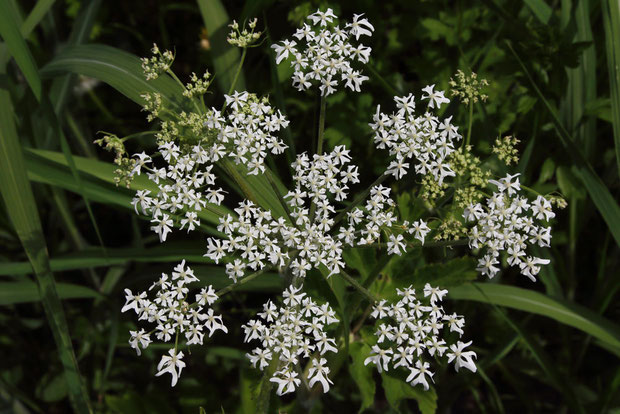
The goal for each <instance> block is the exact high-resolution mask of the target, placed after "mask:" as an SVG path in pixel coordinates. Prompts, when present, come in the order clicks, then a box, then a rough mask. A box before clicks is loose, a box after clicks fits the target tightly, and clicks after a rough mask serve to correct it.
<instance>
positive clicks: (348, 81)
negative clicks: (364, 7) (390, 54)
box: [271, 9, 374, 96]
mask: <svg viewBox="0 0 620 414" xmlns="http://www.w3.org/2000/svg"><path fill="white" fill-rule="evenodd" d="M361 17H362V15H361V14H359V15H358V14H356V15H354V16H353V22H352V23H348V24H346V25H345V27H344V28H341V27H340V26H335V27H328V24H330V25H331V24H333V23H334V20H335V19H337V17H336V15H334V13H333V11H332V9H327V11H326V12H322V11H320V10H319V11H317V12H316V13H313V14H311V15H309V16H308V19H309V20H310V21H311V22H312V26H309V25H308V24H304V25H303V27H301V28H299V29H297V31H296V32H295V33H294V34H293V37H295V38H296V39H297V40H298V42H295V41H291V40H284V41H282V42H281V43H280V44H274V45H272V46H271V47H272V48H273V49H274V50H275V52H276V63H277V64H280V63H282V61H284V60H285V59H287V58H289V56H292V61H291V66H293V68H294V72H293V77H292V81H293V86H294V87H295V88H296V89H298V90H300V91H303V90H306V89H309V88H310V87H311V86H312V84H313V83H314V84H318V85H319V89H320V90H321V95H323V96H327V95H331V94H332V93H334V92H336V89H337V87H338V79H339V80H341V81H345V87H347V88H350V89H351V90H353V91H356V92H360V91H361V89H360V85H361V84H362V82H364V81H366V80H368V77H367V76H364V75H362V74H361V73H360V72H359V71H357V70H354V69H353V67H352V66H351V64H352V63H353V62H354V61H355V60H357V61H359V62H361V63H367V62H368V58H369V55H370V48H369V47H366V46H364V45H357V46H353V45H352V44H351V43H350V40H351V39H352V38H353V37H355V40H356V41H357V40H359V37H360V36H370V35H371V34H372V32H373V31H374V27H373V26H372V25H371V24H370V23H369V22H368V20H367V19H365V18H361Z"/></svg>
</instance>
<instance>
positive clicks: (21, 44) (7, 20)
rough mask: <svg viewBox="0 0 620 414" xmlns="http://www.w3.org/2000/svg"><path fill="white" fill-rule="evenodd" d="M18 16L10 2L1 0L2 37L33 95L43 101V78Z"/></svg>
mask: <svg viewBox="0 0 620 414" xmlns="http://www.w3.org/2000/svg"><path fill="white" fill-rule="evenodd" d="M16 14H17V11H16V10H15V9H14V8H13V6H12V5H11V3H10V2H9V0H0V36H2V39H4V42H5V43H6V46H7V48H8V51H9V53H10V54H11V56H13V58H14V59H15V62H17V66H19V68H20V69H21V71H22V73H23V74H24V77H25V78H26V82H28V85H30V89H32V93H34V96H35V97H36V98H37V100H41V93H42V88H43V87H42V84H41V78H40V77H39V73H38V71H37V65H36V64H35V61H34V57H32V54H31V53H30V49H29V48H28V45H27V44H26V40H25V39H24V37H23V36H22V34H21V31H20V27H19V26H18V23H17V22H18V21H19V19H17V18H16V17H15V15H16Z"/></svg>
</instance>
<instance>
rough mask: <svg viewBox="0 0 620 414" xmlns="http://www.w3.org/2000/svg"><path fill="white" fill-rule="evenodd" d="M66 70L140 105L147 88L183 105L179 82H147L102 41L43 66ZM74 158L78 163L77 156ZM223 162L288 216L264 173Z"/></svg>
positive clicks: (128, 58)
mask: <svg viewBox="0 0 620 414" xmlns="http://www.w3.org/2000/svg"><path fill="white" fill-rule="evenodd" d="M67 72H70V73H79V74H82V75H86V76H90V77H93V78H96V79H99V80H101V81H103V82H105V83H107V84H109V85H111V86H112V87H114V88H115V89H117V90H118V91H119V92H121V93H122V94H123V95H125V96H127V97H128V98H130V99H132V100H133V101H134V102H136V103H138V104H141V105H142V104H143V103H144V100H143V98H142V97H141V96H140V95H142V94H143V93H144V92H146V91H148V92H157V93H159V94H161V96H162V99H163V100H166V101H167V102H169V103H171V104H173V106H175V108H176V109H177V110H179V111H180V110H181V109H182V107H183V103H184V97H183V91H182V89H181V87H180V85H179V84H178V83H176V82H175V81H174V80H172V79H171V78H170V77H168V76H160V77H159V78H157V79H155V80H153V81H149V82H147V81H146V80H145V78H144V76H143V75H142V68H141V65H140V60H139V59H138V58H137V57H135V56H133V55H131V54H129V53H126V52H123V51H121V50H119V49H115V48H113V47H108V46H102V45H82V46H74V47H69V48H67V49H65V50H64V51H62V52H61V53H60V54H59V55H57V56H56V57H55V58H54V59H53V60H52V61H51V62H50V63H48V64H47V65H46V66H45V67H43V69H42V70H41V73H42V74H45V75H48V76H53V75H61V74H65V73H67ZM75 158H76V163H78V158H77V157H75ZM221 165H222V166H223V168H224V169H225V170H226V172H227V173H228V174H229V175H230V176H231V178H233V179H234V181H235V182H236V183H237V184H238V185H239V187H240V188H241V189H242V190H243V193H244V196H246V197H247V198H249V199H252V200H253V201H255V202H256V203H257V204H259V205H260V206H261V207H263V208H267V209H270V210H272V211H273V212H274V215H275V216H281V217H284V216H285V211H284V209H283V207H282V206H281V205H280V203H279V201H278V197H277V195H276V194H275V193H274V191H273V189H272V188H271V185H270V184H269V182H268V181H267V179H266V178H265V177H263V176H254V175H248V173H247V168H246V167H245V165H242V164H239V165H236V164H234V163H233V162H231V161H229V160H227V159H225V160H223V162H222V163H221ZM78 168H79V165H78ZM275 181H276V184H277V186H278V187H279V188H281V190H282V191H283V193H286V191H285V190H284V187H283V186H282V183H281V182H280V181H279V180H277V178H276V180H275Z"/></svg>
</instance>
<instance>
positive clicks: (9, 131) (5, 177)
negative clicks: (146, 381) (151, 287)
mask: <svg viewBox="0 0 620 414" xmlns="http://www.w3.org/2000/svg"><path fill="white" fill-rule="evenodd" d="M5 3H6V0H3V2H2V3H1V4H5ZM2 14H3V12H2V11H0V15H2ZM0 25H1V23H0ZM13 115H14V114H13V107H12V102H11V99H10V96H9V93H8V92H7V91H6V90H3V89H0V192H1V193H2V197H3V199H4V205H5V206H6V211H7V214H8V216H9V218H10V221H11V222H12V224H13V227H14V228H15V231H16V233H17V235H18V237H19V239H20V241H21V243H22V246H23V247H24V250H25V252H26V255H27V256H28V260H30V263H31V264H32V268H33V269H34V273H35V275H36V278H37V282H38V286H39V292H40V297H41V299H42V301H43V307H44V309H45V314H46V316H47V320H48V322H49V325H50V328H51V330H52V334H53V336H54V340H55V342H56V346H57V348H58V355H59V357H60V360H61V362H62V365H63V367H64V371H65V380H66V381H67V386H68V389H69V395H70V399H71V402H72V405H73V409H74V411H75V412H77V413H88V412H90V403H89V400H88V394H87V392H86V389H85V387H84V384H83V383H82V380H81V376H80V372H79V369H78V365H77V360H76V358H75V353H74V352H73V347H72V344H71V337H70V336H69V329H68V327H67V321H66V319H65V314H64V311H63V308H62V304H61V302H60V298H59V296H58V291H57V290H56V283H55V281H54V275H53V273H52V271H51V269H50V263H49V259H48V256H47V246H46V244H45V238H44V236H43V230H42V228H41V221H40V219H39V213H38V211H37V208H36V202H35V200H34V195H33V194H32V189H31V187H30V183H29V182H28V178H27V175H26V168H25V165H24V157H23V154H22V149H21V146H20V143H19V138H18V136H17V131H16V128H15V124H14V120H13Z"/></svg>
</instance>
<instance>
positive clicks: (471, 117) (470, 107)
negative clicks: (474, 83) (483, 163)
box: [465, 102, 474, 149]
mask: <svg viewBox="0 0 620 414" xmlns="http://www.w3.org/2000/svg"><path fill="white" fill-rule="evenodd" d="M473 121H474V104H473V102H469V125H468V126H467V138H466V139H465V149H467V146H468V145H469V140H470V138H471V125H472V123H473Z"/></svg>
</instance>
